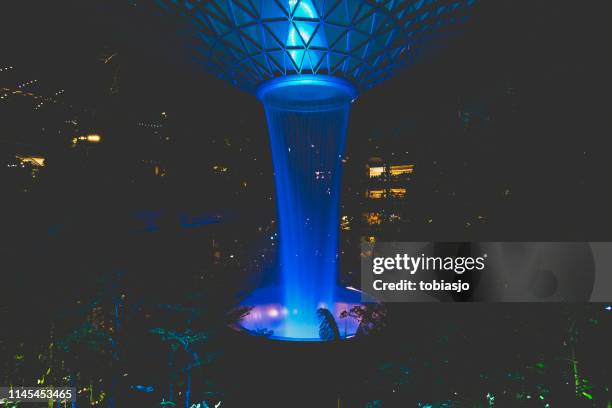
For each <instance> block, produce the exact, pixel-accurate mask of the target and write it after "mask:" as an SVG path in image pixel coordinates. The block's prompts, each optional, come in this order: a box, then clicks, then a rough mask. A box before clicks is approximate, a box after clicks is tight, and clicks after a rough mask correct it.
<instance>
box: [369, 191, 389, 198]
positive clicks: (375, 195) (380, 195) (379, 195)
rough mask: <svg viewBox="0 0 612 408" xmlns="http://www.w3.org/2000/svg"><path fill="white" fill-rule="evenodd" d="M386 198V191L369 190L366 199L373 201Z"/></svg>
mask: <svg viewBox="0 0 612 408" xmlns="http://www.w3.org/2000/svg"><path fill="white" fill-rule="evenodd" d="M384 196H385V190H369V191H367V192H366V197H367V198H370V199H372V200H378V199H380V198H383V197H384Z"/></svg>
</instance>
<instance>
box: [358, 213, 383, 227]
mask: <svg viewBox="0 0 612 408" xmlns="http://www.w3.org/2000/svg"><path fill="white" fill-rule="evenodd" d="M363 216H364V218H365V220H366V222H367V223H368V224H369V225H380V224H381V222H382V217H381V215H380V213H377V212H370V213H365V214H364V215H363Z"/></svg>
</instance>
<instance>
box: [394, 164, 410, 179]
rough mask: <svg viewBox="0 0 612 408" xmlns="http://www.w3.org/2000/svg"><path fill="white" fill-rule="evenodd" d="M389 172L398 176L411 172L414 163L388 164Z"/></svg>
mask: <svg viewBox="0 0 612 408" xmlns="http://www.w3.org/2000/svg"><path fill="white" fill-rule="evenodd" d="M389 172H390V173H391V175H392V176H399V175H402V174H412V173H413V172H414V164H404V165H397V166H390V167H389Z"/></svg>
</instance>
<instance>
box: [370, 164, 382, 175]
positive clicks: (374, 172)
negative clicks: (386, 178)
mask: <svg viewBox="0 0 612 408" xmlns="http://www.w3.org/2000/svg"><path fill="white" fill-rule="evenodd" d="M384 172H385V168H384V167H382V166H380V167H370V177H371V178H373V177H380V176H382V174H383V173H384Z"/></svg>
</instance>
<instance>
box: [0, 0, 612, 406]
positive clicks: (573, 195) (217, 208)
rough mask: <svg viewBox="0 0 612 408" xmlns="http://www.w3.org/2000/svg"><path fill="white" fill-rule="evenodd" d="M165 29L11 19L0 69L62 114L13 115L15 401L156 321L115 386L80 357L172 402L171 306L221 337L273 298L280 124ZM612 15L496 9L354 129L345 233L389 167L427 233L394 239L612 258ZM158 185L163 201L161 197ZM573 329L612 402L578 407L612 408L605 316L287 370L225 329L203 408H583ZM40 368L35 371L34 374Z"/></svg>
mask: <svg viewBox="0 0 612 408" xmlns="http://www.w3.org/2000/svg"><path fill="white" fill-rule="evenodd" d="M149 6H150V4H149V3H147V2H140V1H126V2H119V1H116V2H97V1H85V2H81V1H79V2H77V1H73V2H71V1H54V2H46V1H45V2H44V1H35V2H23V1H7V2H4V3H3V4H2V6H1V10H2V12H1V21H2V23H1V24H0V39H1V40H0V41H1V42H0V44H1V50H0V68H2V67H5V66H13V67H14V69H13V70H10V71H7V72H0V87H1V88H4V87H6V88H10V89H15V88H16V87H17V86H18V85H19V84H21V83H23V82H25V81H29V80H32V79H37V80H38V82H36V83H35V84H34V85H32V86H30V87H28V90H29V91H31V92H33V93H34V94H36V95H44V96H51V95H53V94H54V93H56V92H58V91H59V90H62V89H63V90H64V92H63V93H62V94H61V96H60V97H58V98H55V99H57V102H53V103H46V104H45V105H43V107H42V108H39V109H34V108H35V107H36V104H37V103H38V100H33V98H30V97H26V96H12V97H10V98H9V99H7V100H1V101H0V158H1V159H2V167H1V168H0V180H1V181H0V188H1V189H2V190H1V191H2V192H1V193H0V200H1V202H2V204H0V208H1V209H2V211H1V213H0V274H1V276H2V283H1V286H0V287H1V288H2V301H1V302H0V319H1V321H2V322H3V327H2V328H1V329H0V352H1V353H2V354H1V355H2V357H1V358H0V361H2V363H3V366H2V370H0V372H1V373H2V374H3V375H2V377H1V378H2V382H5V381H7V382H8V381H11V382H19V381H22V382H27V381H31V378H34V375H35V373H38V371H39V367H38V365H37V364H38V363H35V362H29V361H31V360H34V361H35V360H36V357H32V359H31V360H28V358H29V357H28V356H30V355H32V356H36V355H37V354H38V353H39V352H40V350H44V349H46V348H47V345H48V344H49V342H53V341H56V340H59V339H60V338H64V339H65V338H66V337H67V336H68V335H69V334H70V333H71V330H73V328H74V327H76V326H78V324H80V323H79V322H81V321H83V320H84V321H87V322H90V323H91V322H94V323H95V324H96V325H98V326H99V321H98V320H100V319H102V321H106V322H109V321H112V316H113V310H114V309H113V305H119V308H120V314H121V315H122V316H123V318H124V319H125V320H126V321H128V315H129V312H130V311H131V310H133V311H134V314H135V315H136V316H137V317H135V318H133V321H132V323H131V325H130V326H129V327H130V328H129V330H128V329H126V330H128V331H127V332H122V334H121V336H122V337H121V339H122V340H121V341H122V346H121V348H122V350H123V354H122V356H123V357H122V358H121V359H120V363H119V364H117V363H115V362H112V363H108V361H110V360H109V359H105V358H106V357H108V355H109V353H111V352H110V351H109V352H108V353H107V354H104V356H106V357H104V356H103V357H99V356H97V357H96V356H92V355H90V354H88V353H89V352H85V351H82V352H74V353H72V354H73V355H74V356H75V357H74V358H75V360H76V362H75V363H74V364H73V366H74V367H77V368H76V369H77V370H80V372H82V373H83V374H82V376H83V378H90V377H91V378H94V377H95V375H100V376H102V377H103V378H104V379H105V381H108V378H113V375H114V374H116V373H117V372H118V371H121V370H126V372H127V371H129V373H130V376H131V377H130V376H128V379H129V380H122V381H127V382H124V383H121V386H122V387H124V388H122V389H124V390H126V389H127V387H128V386H129V385H133V384H134V383H132V382H130V381H131V378H137V380H134V381H136V382H138V381H139V382H144V381H149V380H150V381H151V382H155V381H162V380H160V379H159V378H162V377H163V375H165V374H161V373H163V372H165V371H163V370H164V361H161V360H163V358H159V359H155V358H152V357H151V356H162V355H164V354H163V353H165V349H163V347H162V346H159V345H157V343H156V341H157V340H156V339H154V338H153V336H152V335H150V333H149V332H148V331H147V330H149V329H150V328H151V327H157V326H164V327H173V325H180V324H183V323H180V324H179V323H178V322H179V321H181V322H182V321H183V320H182V319H183V318H182V317H168V316H167V315H166V314H164V313H165V312H160V311H159V304H166V303H188V304H195V303H197V302H198V300H197V295H198V294H205V296H202V297H206V296H208V298H207V299H208V300H207V302H209V303H212V304H214V305H216V306H215V307H210V305H209V306H208V307H209V309H212V310H213V312H211V313H213V316H217V318H211V319H210V321H206V322H204V323H202V325H204V327H210V326H211V325H212V326H214V327H217V329H218V327H220V326H222V323H223V319H224V317H223V316H224V314H223V312H224V311H225V310H226V309H227V308H229V307H230V306H232V305H234V304H235V303H236V301H237V299H238V297H239V296H238V295H237V293H240V292H241V291H245V290H248V289H250V288H252V287H254V286H256V285H257V284H259V283H260V282H261V281H267V280H270V279H274V278H273V275H274V274H273V273H270V271H273V264H274V261H273V259H274V245H273V242H274V235H273V234H274V231H275V225H274V218H275V213H274V200H273V195H274V191H273V184H272V181H273V180H272V179H273V178H272V165H271V160H270V154H269V151H268V144H267V134H266V125H265V120H264V115H263V109H262V108H261V106H260V105H259V103H258V102H257V101H256V100H255V98H254V97H252V96H250V95H246V94H244V93H242V92H240V91H239V90H236V89H234V88H232V87H231V86H229V85H227V84H225V83H223V82H221V81H219V80H217V79H215V78H213V77H211V76H209V75H208V74H206V73H204V72H202V69H201V67H199V66H197V65H195V64H193V63H192V62H191V61H192V60H191V58H190V57H189V55H188V53H187V52H186V51H185V50H183V49H182V48H181V40H180V38H178V37H176V36H175V35H174V34H173V32H172V31H171V30H169V27H166V26H165V25H164V23H163V22H160V20H157V19H150V18H149V17H150V14H149V13H150V8H149ZM143 9H144V10H143ZM610 11H611V10H610V5H609V3H607V2H604V1H587V2H580V3H579V2H559V1H527V0H523V1H501V0H500V1H483V2H481V3H480V4H478V5H477V7H475V10H474V13H475V15H474V18H473V20H472V21H471V22H470V23H469V24H468V26H467V27H466V29H465V32H464V33H463V35H462V36H460V37H458V38H457V39H456V40H455V41H454V42H453V43H451V44H450V45H449V47H448V48H447V49H446V50H444V51H443V52H440V53H439V54H437V55H434V56H432V57H431V58H429V59H428V60H427V61H424V62H423V63H421V64H419V65H418V66H416V67H414V68H412V69H410V70H407V71H405V72H402V73H400V74H398V75H397V76H396V77H395V78H393V79H391V80H389V81H388V82H385V83H383V84H381V85H379V86H378V87H376V88H375V89H373V90H371V91H368V92H367V93H365V94H364V95H362V96H360V98H359V99H358V101H357V102H356V103H355V104H354V105H353V107H352V111H351V122H350V127H349V131H348V138H349V139H348V145H347V154H346V156H347V158H348V160H347V163H346V165H345V168H344V171H345V173H344V180H343V188H344V198H343V204H342V205H343V211H347V212H349V213H351V212H355V213H358V212H359V208H360V207H359V206H360V202H359V199H355V198H354V197H355V196H357V195H358V194H361V191H360V186H361V185H362V182H363V180H362V179H363V178H364V175H365V173H364V166H365V163H366V161H367V159H368V157H370V156H373V155H377V154H378V152H379V151H383V150H384V151H385V152H386V153H385V154H391V153H393V154H397V155H402V156H403V157H404V158H405V159H406V160H408V161H410V162H411V163H414V164H415V168H416V171H415V176H414V183H413V186H412V188H411V192H410V200H411V201H410V214H411V223H410V225H409V226H408V227H406V228H405V229H404V230H402V232H401V234H400V236H399V237H398V236H397V235H394V238H400V239H402V240H405V241H419V240H435V241H447V240H455V241H470V240H474V241H492V240H503V241H513V240H519V241H539V240H547V241H565V240H568V241H582V240H585V241H610V240H611V231H612V212H611V211H610V208H612V191H611V183H610V181H609V179H610V174H612V161H611V160H610V158H609V151H610V150H609V148H608V147H609V145H610V141H609V136H610V130H611V126H612V123H611V118H612V115H611V113H612V112H611V108H612V106H611V103H610V100H609V95H610V90H611V89H610V88H611V86H610V85H611V83H610V72H612V69H611V68H612V67H611V66H610V61H609V58H608V56H609V55H608V54H609V50H610V38H612V33H611V32H610V31H611V25H610V24H609V22H608V20H609V15H610ZM111 56H112V58H110V57H111ZM109 58H110V59H109ZM105 60H108V62H104V61H105ZM162 112H165V113H166V115H165V116H162ZM72 120H74V121H76V122H77V123H78V124H76V125H75V124H67V122H68V121H72ZM143 124H145V125H147V126H144V125H143ZM160 124H161V125H162V127H160V128H154V127H151V126H148V125H160ZM91 132H97V133H100V134H101V135H102V137H103V142H102V143H101V144H100V145H99V146H92V147H88V146H86V147H80V146H77V147H76V148H71V147H70V143H71V139H72V138H73V137H74V136H77V135H82V134H86V133H91ZM156 132H157V133H156ZM16 155H42V156H44V157H46V159H47V161H46V165H45V167H44V168H42V169H41V170H40V171H39V172H38V173H36V174H37V176H36V178H32V177H31V171H30V170H31V169H30V168H27V167H26V168H25V169H23V168H20V167H18V168H14V167H9V165H13V164H16V162H15V156H16ZM156 163H159V165H161V166H162V167H163V168H164V169H165V172H166V176H165V177H162V178H160V177H154V176H153V175H152V174H153V167H154V165H155V164H156ZM218 165H220V166H227V167H228V168H229V169H230V171H229V173H228V174H219V173H218V171H217V170H215V169H214V168H213V166H218ZM22 170H23V171H22ZM244 182H246V183H247V187H245V186H244ZM360 196H361V195H360ZM479 217H480V218H479ZM429 220H432V222H429ZM468 224H469V226H468ZM353 242H357V241H353ZM348 264H349V265H350V261H348ZM345 269H347V268H345ZM348 269H350V267H349V268H348ZM348 272H350V271H347V270H343V274H348ZM345 278H346V276H345V275H343V277H342V279H345ZM346 279H348V280H349V281H350V278H346ZM123 294H125V295H126V297H123V298H122V297H121V295H123ZM118 299H122V300H120V301H119V300H118ZM125 299H127V300H125ZM194 299H196V300H194ZM207 304H208V303H207ZM97 305H101V306H100V307H101V309H96V307H97ZM96 310H97V311H96ZM94 312H95V313H94ZM96 313H99V314H100V315H101V316H102V317H99V316H98V317H95V316H97V315H96ZM215 313H216V314H215ZM94 315H95V316H94ZM92 316H93V317H92ZM147 316H148V317H147ZM151 316H153V317H151ZM218 316H221V317H218ZM592 319H594V320H596V321H597V322H596V323H594V322H593V321H592ZM211 321H212V323H211ZM575 321H578V322H580V323H579V326H580V328H581V331H580V333H581V334H580V340H578V343H576V344H578V346H577V353H578V354H579V355H578V357H576V358H579V359H580V361H581V364H583V365H584V366H583V367H584V368H583V370H584V372H586V374H581V375H583V376H584V375H586V376H587V377H588V378H589V380H590V382H591V383H593V384H594V385H595V387H596V388H595V391H593V393H595V392H596V391H597V392H598V393H599V394H598V397H597V398H599V399H598V400H597V401H595V402H589V401H586V400H584V401H583V400H580V402H576V404H579V403H580V404H582V403H584V404H588V405H585V406H597V407H599V406H605V405H603V404H605V399H606V398H608V399H609V392H608V391H604V390H605V389H606V388H605V387H606V386H609V384H610V372H609V367H606V365H605V364H604V362H606V361H609V346H608V343H609V341H608V340H609V339H610V334H611V332H610V324H609V323H610V316H609V313H607V314H606V313H605V312H604V309H603V305H599V304H593V305H584V304H573V305H564V306H559V305H554V304H553V305H542V306H534V305H528V304H527V305H510V304H500V305H494V306H493V305H416V306H415V305H409V306H405V305H400V306H397V307H395V306H394V307H393V308H391V309H390V310H389V322H388V325H387V327H388V329H387V330H386V331H385V334H382V335H380V336H378V337H373V339H368V342H365V343H357V345H356V346H355V345H353V346H352V348H345V349H341V350H344V351H342V352H338V350H336V349H334V348H328V349H325V347H326V345H322V346H321V347H320V349H313V350H315V351H312V350H310V351H309V350H308V349H299V348H300V347H301V346H296V347H295V348H292V347H293V346H292V345H286V346H285V347H278V350H277V349H276V348H275V347H274V346H270V345H269V344H267V343H266V342H257V341H251V339H244V338H242V337H241V338H239V339H236V338H234V337H232V334H228V333H225V332H223V331H222V330H221V329H218V331H221V332H222V334H221V335H220V337H221V339H222V340H219V342H220V343H221V344H222V346H221V347H220V348H221V349H222V350H224V353H225V355H226V356H227V358H226V359H221V360H219V361H218V362H216V363H214V364H217V365H214V364H213V363H211V364H213V366H212V367H207V369H206V370H205V373H206V374H199V375H201V376H202V377H201V378H200V379H198V380H197V381H200V382H199V383H198V384H199V389H200V390H204V389H208V388H210V389H216V388H215V387H219V388H221V389H223V390H224V392H225V393H226V394H227V395H228V397H227V398H228V401H230V402H229V404H232V402H231V401H234V403H233V404H234V405H229V406H239V407H242V406H247V405H245V403H244V400H247V401H249V402H250V403H255V404H260V405H256V406H265V405H262V404H264V403H265V401H267V400H269V401H276V402H270V404H277V405H279V406H299V404H300V403H299V402H295V401H296V400H298V398H300V399H299V400H300V401H306V400H308V398H307V396H309V398H313V399H315V397H321V400H319V401H318V403H319V405H317V406H335V400H336V399H337V397H338V396H339V395H340V396H341V399H342V401H343V403H344V402H345V401H346V404H347V405H346V406H349V407H353V406H355V407H357V406H365V403H366V402H367V401H370V402H372V401H377V400H380V401H384V402H385V406H392V407H394V406H400V404H401V403H412V404H413V405H412V406H414V405H415V404H416V403H417V402H424V401H430V402H431V401H442V400H443V399H450V398H451V397H452V395H453V392H455V391H457V390H458V392H462V393H464V394H465V395H468V396H469V398H472V396H473V395H474V396H480V397H482V395H485V394H486V393H487V392H489V390H490V389H494V388H495V387H496V388H495V393H496V395H506V393H508V395H509V394H510V393H512V394H513V395H514V393H515V392H518V391H516V390H523V391H525V390H531V391H529V392H532V391H533V390H535V389H536V388H537V385H538V384H541V383H546V384H548V386H549V388H551V389H555V387H557V388H556V390H557V391H555V392H553V394H554V397H552V399H551V401H557V402H558V404H556V405H553V406H563V405H562V404H563V403H564V401H568V398H573V396H574V390H573V388H571V387H570V388H568V389H566V388H563V387H564V385H563V384H565V382H566V381H570V383H571V382H572V381H573V378H572V377H568V376H569V375H570V374H568V371H567V370H568V367H569V365H568V364H567V358H568V357H567V356H568V355H569V353H570V351H569V348H568V347H569V346H568V344H571V340H570V338H572V336H573V334H572V333H573V331H572V330H573V329H570V328H571V327H574V326H572V325H573V323H572V322H575ZM96 322H97V323H96ZM92 324H93V323H92ZM206 325H208V326H206ZM177 330H178V329H177ZM128 339H129V340H128ZM217 346H218V344H216V345H215V346H214V347H217ZM105 347H106V346H105ZM211 347H213V346H211ZM214 347H213V348H214ZM304 347H308V346H304ZM315 347H319V346H315ZM20 354H24V355H25V356H26V362H27V364H26V365H25V366H20V367H21V368H20V369H17V368H15V367H16V365H15V361H16V360H15V359H16V356H17V355H20ZM158 360H160V361H161V362H160V361H158ZM540 360H542V361H544V360H545V361H546V362H547V363H546V364H547V367H549V368H547V369H546V370H545V372H544V373H538V374H537V375H536V374H533V376H535V377H534V379H529V378H531V377H529V375H531V374H529V375H527V378H528V379H526V380H517V381H518V382H516V383H514V382H512V384H517V385H507V384H508V383H507V381H510V380H508V378H510V377H511V376H510V373H514V372H519V371H520V372H523V373H524V372H527V373H533V372H534V371H533V370H532V368H533V367H534V364H536V362H537V361H540ZM101 361H102V362H101ZM112 361H115V360H112ZM550 364H552V368H550ZM331 365H333V366H334V368H333V369H330V366H331ZM17 366H18V364H17ZM99 367H104V368H99ZM530 367H531V368H530ZM94 368H96V369H94ZM98 368H99V369H98ZM19 370H21V371H19ZM336 370H338V371H336ZM530 370H531V371H530ZM91 372H93V374H91ZM33 373H34V374H33ZM152 373H155V374H152ZM408 373H411V374H410V375H409V374H408ZM122 374H123V371H121V375H122ZM538 376H540V377H538ZM210 377H212V379H211V378H210ZM536 377H537V378H536ZM568 378H569V380H568ZM204 379H206V381H210V382H211V384H215V385H211V384H209V383H208V382H206V381H205V380H204ZM340 379H341V380H340ZM194 381H196V380H194ZM521 381H522V382H521ZM203 384H206V385H203ZM219 384H220V385H219ZM24 385H28V384H24ZM104 387H106V386H102V388H103V389H105V390H108V388H104ZM513 387H514V388H513ZM244 390H246V391H244ZM272 390H273V391H272ZM304 390H307V391H304ZM504 390H505V391H504ZM509 390H512V392H510V391H509ZM523 391H520V392H523ZM526 392H527V391H526ZM353 393H354V394H353ZM296 394H298V395H300V397H297V398H296ZM534 395H535V394H534ZM156 396H157V394H156ZM302 396H303V399H301V397H302ZM468 396H466V397H465V398H468ZM474 398H475V397H474ZM498 398H500V399H501V398H503V397H498ZM136 401H138V400H136ZM286 401H292V404H294V405H291V404H287V402H286ZM321 401H324V402H321ZM471 401H474V400H471ZM502 401H503V400H502ZM283 402H284V404H283ZM135 404H139V402H135ZM517 404H518V403H517ZM520 404H523V405H518V406H529V405H526V404H528V402H525V401H521V402H520ZM559 404H561V405H559ZM594 404H595V405H594ZM596 404H601V405H596ZM118 406H120V407H122V406H126V405H122V404H119V405H118ZM129 406H140V405H129ZM223 406H225V405H223ZM273 406H274V405H273ZM342 406H345V405H342ZM500 406H514V405H500ZM567 406H570V405H567ZM571 406H581V405H571Z"/></svg>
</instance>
